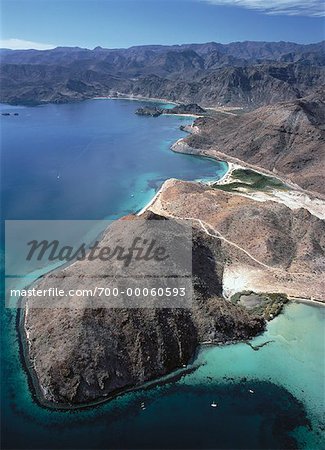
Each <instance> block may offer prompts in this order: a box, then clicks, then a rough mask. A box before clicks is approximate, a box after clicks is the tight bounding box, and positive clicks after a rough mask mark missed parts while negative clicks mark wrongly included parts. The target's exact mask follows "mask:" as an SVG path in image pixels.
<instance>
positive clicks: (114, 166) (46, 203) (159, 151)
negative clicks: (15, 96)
mask: <svg viewBox="0 0 325 450" xmlns="http://www.w3.org/2000/svg"><path fill="white" fill-rule="evenodd" d="M139 106H141V102H135V101H128V100H118V101H116V100H91V101H86V102H82V103H78V104H68V105H46V106H40V107H35V108H21V109H17V108H12V109H9V108H8V106H4V105H2V110H4V111H10V110H11V111H17V112H18V113H19V116H2V117H1V120H2V143H3V153H2V164H1V165H2V190H3V205H2V214H3V215H4V217H5V218H6V219H103V218H115V217H117V216H121V215H124V214H127V213H129V212H134V211H136V210H138V209H140V208H141V207H143V206H144V205H145V204H146V203H147V202H148V201H149V200H150V199H151V198H152V196H153V194H154V192H155V190H156V189H157V188H159V187H160V185H161V184H162V182H163V181H164V180H166V179H167V178H171V177H175V178H181V179H186V180H193V179H196V178H205V177H216V178H218V177H220V176H222V175H223V174H224V172H225V170H226V168H227V164H226V163H223V162H213V161H211V160H208V159H206V158H205V159H204V158H200V157H193V156H188V155H181V154H177V153H174V152H172V151H170V149H169V147H170V145H171V144H172V143H173V142H175V141H176V140H177V139H178V138H180V137H182V136H185V133H184V132H182V131H180V130H179V127H180V125H182V124H183V125H185V124H189V123H191V122H192V121H193V119H191V118H189V117H180V116H178V117H175V116H161V117H158V118H148V117H141V116H137V115H136V114H134V112H135V110H136V109H137V108H138V107H139Z"/></svg>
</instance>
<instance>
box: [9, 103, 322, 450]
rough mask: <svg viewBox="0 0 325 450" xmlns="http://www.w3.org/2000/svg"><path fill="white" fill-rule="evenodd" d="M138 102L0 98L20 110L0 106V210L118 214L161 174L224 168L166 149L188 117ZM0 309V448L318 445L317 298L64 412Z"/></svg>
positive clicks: (28, 215) (186, 175) (61, 215)
mask: <svg viewBox="0 0 325 450" xmlns="http://www.w3.org/2000/svg"><path fill="white" fill-rule="evenodd" d="M137 107H139V102H130V101H127V100H119V101H106V100H94V101H87V102H83V103H79V104H74V105H60V106H59V105H48V106H42V107H37V108H14V107H12V108H9V107H7V106H3V107H2V109H4V110H6V111H7V110H8V111H17V112H19V116H9V117H6V116H3V117H2V144H3V151H2V161H1V163H2V164H1V166H2V187H3V202H2V218H6V219H101V218H104V217H106V218H113V217H118V216H121V215H123V214H125V213H128V212H133V211H137V210H139V209H140V208H142V207H143V206H144V205H145V204H146V203H147V202H148V201H149V200H150V199H151V197H152V196H153V194H154V192H155V190H156V189H157V188H158V187H159V186H160V185H161V183H162V182H163V180H165V179H167V178H170V177H177V178H183V179H197V178H200V179H201V178H207V177H208V178H210V177H220V176H221V175H222V174H223V173H224V171H225V169H226V165H225V164H222V163H221V164H218V163H216V162H213V161H211V160H207V159H203V158H197V157H193V156H186V155H179V154H175V153H173V152H171V151H170V150H169V146H170V145H171V144H172V143H173V142H174V141H175V140H176V139H178V138H179V137H182V136H183V135H184V133H182V132H181V131H179V126H180V124H184V123H190V122H191V119H189V118H181V117H167V116H163V117H159V118H157V119H156V118H145V117H138V116H136V115H135V114H134V111H135V109H136V108H137ZM2 297H3V296H2ZM1 311H2V316H1V325H2V332H1V344H2V345H1V347H2V352H1V359H2V361H1V372H2V373H1V380H2V382H1V391H2V392H1V393H2V396H1V397H2V398H1V403H2V427H1V432H2V448H8V449H9V448H11V449H27V448H28V449H34V448H35V449H36V448H38V449H50V448H53V449H97V448H98V449H113V448H114V449H116V448H121V449H128V448H137V449H161V448H165V449H167V448H170V449H172V448H183V449H189V448H210V449H212V448H227V449H237V448H238V449H239V448H240V449H255V448H256V449H257V448H261V449H262V448H263V449H280V448H281V449H282V448H304V449H307V448H308V449H313V450H315V449H318V448H322V447H321V427H322V426H323V425H322V422H321V421H322V416H321V414H322V407H323V405H324V403H323V399H322V393H323V392H324V390H323V388H324V385H323V383H322V380H323V375H324V371H323V368H322V364H321V363H320V361H322V357H323V356H324V345H323V344H322V338H323V337H324V332H323V323H324V322H323V320H324V317H323V315H324V312H323V311H324V310H322V309H320V308H315V307H311V306H307V305H298V304H293V305H290V306H288V307H287V308H286V310H285V313H284V314H282V315H281V316H280V317H278V318H276V319H275V320H274V321H272V322H271V323H270V325H269V327H268V330H267V331H266V333H265V334H264V335H262V336H259V337H258V338H256V339H255V340H254V341H256V343H261V342H263V341H265V340H272V343H270V344H269V345H267V346H264V347H262V348H261V349H260V350H259V351H258V352H255V351H253V350H252V349H251V348H250V347H249V346H247V345H246V344H237V345H231V346H227V347H222V348H216V347H211V348H207V349H202V350H201V351H200V352H199V354H198V356H197V358H196V360H195V361H194V366H197V368H196V370H194V371H193V372H191V373H183V374H179V376H178V377H177V378H175V379H169V380H168V379H167V380H163V381H162V382H161V383H160V384H158V385H155V386H152V387H151V388H147V389H142V390H139V391H135V392H132V393H127V394H125V395H122V396H120V397H118V398H116V399H114V400H112V401H110V402H107V403H104V404H101V405H98V406H96V407H92V408H88V409H84V410H79V411H70V412H69V411H54V410H48V409H46V408H43V407H41V406H40V405H38V404H37V402H36V401H35V398H34V396H33V391H32V390H30V388H29V385H28V378H27V375H26V373H25V371H24V370H23V366H22V363H21V359H20V355H19V341H18V336H17V329H16V311H15V310H11V309H4V308H2V309H1ZM250 390H253V391H254V393H253V394H252V393H250ZM212 401H216V402H217V403H218V407H217V408H212V407H211V406H210V405H211V403H212ZM142 402H145V405H146V409H145V410H142V409H141V403H142Z"/></svg>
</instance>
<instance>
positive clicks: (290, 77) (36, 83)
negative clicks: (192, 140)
mask: <svg viewBox="0 0 325 450" xmlns="http://www.w3.org/2000/svg"><path fill="white" fill-rule="evenodd" d="M324 54H325V51H324V42H321V43H318V44H312V45H299V44H294V43H287V42H278V43H270V42H269V43H267V42H238V43H232V44H227V45H222V44H217V43H214V42H212V43H207V44H189V45H181V46H142V47H131V48H129V49H113V50H110V49H103V48H100V47H97V48H95V49H94V50H88V49H80V48H65V47H58V48H56V49H53V50H45V51H36V50H24V51H22V50H20V51H10V50H2V51H1V101H4V102H8V103H13V104H15V103H26V104H37V103H43V102H70V101H76V100H81V99H85V98H91V97H93V96H96V95H105V96H109V95H116V93H117V92H120V93H123V94H127V95H140V96H148V97H156V98H157V97H161V98H166V99H170V100H176V101H182V102H185V103H191V102H192V103H193V102H195V103H200V104H202V105H203V106H216V105H218V104H226V105H228V104H229V105H241V106H250V107H252V106H256V105H262V104H267V103H274V102H276V101H280V100H290V99H295V98H299V97H302V96H304V95H306V94H308V93H309V92H311V91H312V89H314V88H315V87H317V86H320V85H322V84H325V74H324Z"/></svg>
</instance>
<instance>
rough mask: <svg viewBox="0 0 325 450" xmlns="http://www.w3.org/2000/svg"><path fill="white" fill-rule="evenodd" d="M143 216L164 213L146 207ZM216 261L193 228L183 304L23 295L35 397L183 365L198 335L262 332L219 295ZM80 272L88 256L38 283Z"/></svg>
mask: <svg viewBox="0 0 325 450" xmlns="http://www.w3.org/2000/svg"><path fill="white" fill-rule="evenodd" d="M144 217H145V218H146V219H147V220H152V219H154V220H157V219H163V217H161V216H158V215H155V214H153V213H145V216H144ZM129 219H130V220H137V219H136V218H134V217H130V218H129ZM119 237H121V236H119ZM113 238H115V239H116V236H115V235H114V232H111V233H110V231H108V232H107V233H105V235H104V236H103V239H104V240H106V241H107V242H109V243H110V244H113V242H112V240H113ZM223 266H224V254H223V251H222V249H221V247H220V245H216V242H214V240H213V239H212V238H210V237H209V236H207V235H205V233H203V232H202V231H200V230H198V229H194V231H193V286H194V298H193V303H192V308H190V309H188V308H183V309H181V308H129V309H127V308H97V309H90V308H88V309H80V308H75V309H73V308H70V309H67V308H57V309H48V308H43V309H40V308H32V307H31V306H32V305H33V301H35V299H33V298H30V299H28V301H27V306H28V312H27V313H26V314H25V318H24V327H25V331H26V334H27V336H28V344H29V345H28V347H29V350H28V352H27V353H28V354H27V355H26V357H27V358H29V359H30V360H31V361H32V362H33V366H34V375H35V378H36V379H37V381H36V382H37V383H38V384H39V386H40V387H41V391H42V399H41V400H46V401H47V402H52V403H53V404H55V405H56V406H58V405H60V404H64V405H67V404H68V405H69V404H70V405H78V404H82V403H89V402H92V401H95V400H99V399H101V398H105V397H107V396H110V395H112V394H114V393H117V392H119V391H122V390H125V389H126V388H130V387H133V386H137V385H141V384H142V383H143V382H145V381H148V380H152V379H154V378H157V377H159V376H162V375H165V374H167V373H170V372H171V371H173V370H175V369H177V368H180V367H182V366H183V365H185V364H188V362H189V361H190V360H191V358H192V357H193V355H194V353H195V350H196V348H197V346H198V345H199V343H200V342H204V341H211V340H214V341H218V342H225V341H232V340H238V339H248V338H249V337H251V336H254V335H256V334H257V333H259V332H261V331H262V330H263V328H264V320H263V319H261V318H258V317H255V316H251V315H249V313H248V312H247V311H246V310H245V309H244V308H241V307H236V306H234V305H232V304H231V303H230V302H227V301H226V300H224V299H223V298H222V276H223ZM105 267H106V266H105V263H103V262H99V263H98V267H97V269H96V268H95V269H94V267H93V265H92V268H91V269H90V272H92V273H93V272H94V270H95V272H96V271H97V272H98V273H101V274H102V275H104V274H105V270H106V272H107V271H108V270H109V266H108V265H107V267H106V268H105ZM81 273H87V261H84V262H77V263H75V264H73V265H72V266H70V267H67V268H65V269H61V270H58V271H57V272H54V273H52V274H49V275H46V276H44V277H43V278H42V279H41V280H40V281H39V282H37V287H39V288H45V287H46V286H47V287H48V285H49V283H50V282H51V277H53V276H57V277H58V278H59V279H60V280H61V281H60V285H61V287H62V286H63V287H68V286H69V285H71V283H77V284H76V286H77V285H78V281H73V282H72V281H69V280H71V278H69V277H72V278H73V277H74V275H76V276H80V274H81ZM60 277H61V278H60ZM74 278H75V277H74ZM95 283H96V278H94V279H93V280H92V279H90V280H89V283H88V287H89V288H91V287H94V286H92V284H95ZM53 300H54V301H55V299H53Z"/></svg>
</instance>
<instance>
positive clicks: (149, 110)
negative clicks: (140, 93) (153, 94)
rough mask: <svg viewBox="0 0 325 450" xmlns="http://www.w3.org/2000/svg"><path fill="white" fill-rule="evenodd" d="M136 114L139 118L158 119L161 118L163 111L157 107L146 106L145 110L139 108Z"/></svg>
mask: <svg viewBox="0 0 325 450" xmlns="http://www.w3.org/2000/svg"><path fill="white" fill-rule="evenodd" d="M135 113H136V114H137V115H138V116H150V117H158V116H161V114H162V113H163V110H162V109H160V108H156V107H150V106H145V107H144V108H138V109H137V110H136V112H135Z"/></svg>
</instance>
